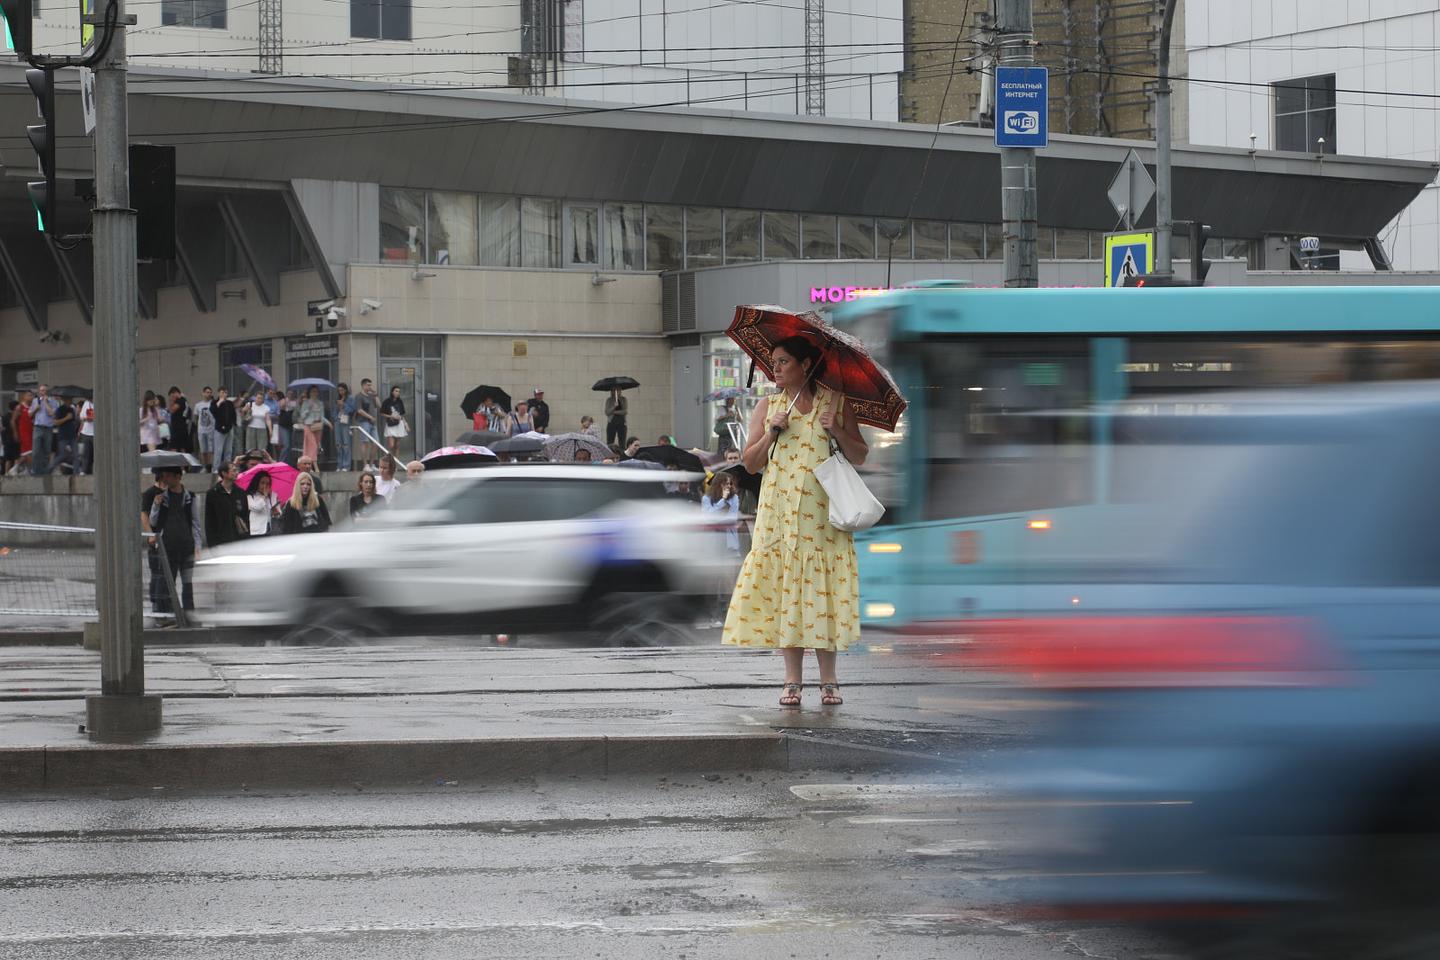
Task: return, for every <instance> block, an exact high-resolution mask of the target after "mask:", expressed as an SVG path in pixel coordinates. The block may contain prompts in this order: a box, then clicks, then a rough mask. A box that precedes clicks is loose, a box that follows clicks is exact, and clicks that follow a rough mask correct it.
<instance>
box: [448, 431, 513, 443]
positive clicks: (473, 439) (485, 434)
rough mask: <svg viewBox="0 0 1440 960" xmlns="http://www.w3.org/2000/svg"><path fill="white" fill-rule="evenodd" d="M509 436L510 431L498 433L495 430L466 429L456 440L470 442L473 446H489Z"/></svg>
mask: <svg viewBox="0 0 1440 960" xmlns="http://www.w3.org/2000/svg"><path fill="white" fill-rule="evenodd" d="M509 438H510V435H509V434H508V433H496V432H495V431H494V430H466V431H465V432H464V433H462V434H460V436H458V437H456V438H455V442H456V443H457V444H460V443H463V444H469V445H470V446H472V447H488V446H491V445H493V444H496V443H499V442H500V441H501V440H508V439H509Z"/></svg>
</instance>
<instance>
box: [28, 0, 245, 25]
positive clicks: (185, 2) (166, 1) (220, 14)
mask: <svg viewBox="0 0 1440 960" xmlns="http://www.w3.org/2000/svg"><path fill="white" fill-rule="evenodd" d="M36 12H37V13H38V12H39V11H38V10H37V11H36ZM160 23H161V25H162V26H166V27H207V28H209V29H212V30H224V29H225V0H161V2H160Z"/></svg>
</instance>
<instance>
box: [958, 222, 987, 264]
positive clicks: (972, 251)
mask: <svg viewBox="0 0 1440 960" xmlns="http://www.w3.org/2000/svg"><path fill="white" fill-rule="evenodd" d="M950 259H951V260H984V259H985V227H984V225H983V224H979V223H952V224H950Z"/></svg>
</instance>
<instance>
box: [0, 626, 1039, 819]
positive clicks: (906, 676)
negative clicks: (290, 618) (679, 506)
mask: <svg viewBox="0 0 1440 960" xmlns="http://www.w3.org/2000/svg"><path fill="white" fill-rule="evenodd" d="M0 663H3V664H4V665H5V668H6V669H4V670H3V671H0V699H3V700H5V701H9V703H8V704H7V708H6V709H5V710H4V711H3V715H0V792H4V791H11V792H14V791H47V790H88V789H100V788H123V789H130V790H133V789H137V788H146V789H159V788H194V789H238V788H245V787H252V786H253V787H272V788H273V787H312V786H332V787H333V786H344V787H347V788H350V787H364V786H368V785H379V784H400V783H408V784H414V783H431V784H439V785H446V784H452V783H458V782H467V783H470V784H474V783H483V782H499V781H503V780H511V779H516V778H522V777H530V776H536V775H540V774H549V775H566V774H573V775H576V776H597V775H599V776H603V775H607V774H618V773H622V772H624V773H638V772H653V773H662V774H665V773H672V772H674V773H684V772H690V773H697V772H698V773H702V774H703V773H707V772H710V771H712V770H752V769H755V770H759V769H770V770H775V769H806V768H816V767H823V768H830V769H834V768H847V769H848V768H855V769H859V768H866V767H869V768H873V767H876V766H890V765H900V764H905V765H909V764H914V763H924V764H937V763H940V764H957V763H958V764H961V765H964V764H965V763H966V762H968V760H970V759H973V758H974V757H975V756H976V752H977V751H985V750H990V749H994V748H996V747H998V746H1002V745H1005V744H1008V743H1015V742H1018V741H1019V740H1020V739H1022V738H1023V737H1024V736H1025V734H1026V733H1027V732H1028V730H1029V729H1030V728H1031V725H1032V724H1033V722H1034V720H1035V718H1036V717H1037V716H1038V714H1037V711H1038V710H1040V709H1041V708H1042V707H1043V705H1042V704H1041V703H1040V702H1039V701H1036V700H1033V699H1030V698H1028V697H1027V696H1026V694H1024V693H1023V692H1022V691H1017V690H1015V689H1014V688H1012V687H1010V686H1008V685H1006V684H1004V683H1002V682H999V681H997V680H995V679H993V678H989V677H977V676H960V675H952V674H945V673H937V672H936V671H934V670H930V669H927V667H926V666H925V665H924V664H917V663H915V662H913V661H910V660H908V659H906V658H904V657H901V656H897V655H894V654H892V653H889V652H888V651H887V648H886V647H884V646H871V647H868V648H866V649H865V650H864V651H863V652H857V653H851V654H846V655H844V656H842V657H841V659H840V677H841V680H842V682H843V693H844V695H845V699H846V702H845V704H844V705H843V706H840V707H821V706H820V703H819V690H818V688H817V687H816V686H814V685H813V684H814V676H813V670H814V662H813V660H807V663H806V667H807V670H809V671H811V674H810V675H809V676H808V677H807V682H808V683H810V684H811V685H810V686H807V688H806V690H805V692H804V702H803V705H802V707H801V708H800V709H799V710H783V709H781V708H779V707H778V706H777V703H776V701H777V698H778V696H779V692H780V691H779V684H780V679H781V677H782V666H781V662H780V658H779V656H778V655H776V654H774V653H771V652H769V651H744V650H734V649H730V648H714V647H705V648H669V649H633V650H615V649H578V650H577V649H526V648H523V647H521V648H517V649H506V648H493V647H475V646H471V645H455V644H454V643H453V642H451V643H450V644H448V645H447V644H442V643H439V642H435V643H431V642H425V641H416V642H413V643H407V644H396V645H390V646H374V647H355V648H314V647H311V648H306V647H240V646H205V647H172V648H161V649H151V650H149V651H147V658H146V689H147V692H149V693H158V694H162V695H163V696H164V697H165V702H164V718H165V719H164V727H163V729H162V730H160V731H159V732H158V733H157V734H154V735H152V736H148V737H145V738H140V739H135V740H130V741H128V742H109V743H100V742H95V741H94V740H93V739H92V738H91V737H90V736H89V735H88V734H87V733H85V732H84V729H83V724H84V722H85V704H84V698H85V696H86V695H87V694H93V693H97V692H98V687H99V677H100V664H99V655H98V654H96V653H92V652H88V651H85V650H83V649H78V648H60V647H11V648H6V649H4V650H0Z"/></svg>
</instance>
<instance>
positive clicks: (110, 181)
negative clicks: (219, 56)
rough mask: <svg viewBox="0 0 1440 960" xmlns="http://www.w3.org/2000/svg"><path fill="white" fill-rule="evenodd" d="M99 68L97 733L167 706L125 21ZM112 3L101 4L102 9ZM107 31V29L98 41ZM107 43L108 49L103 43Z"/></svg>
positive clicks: (153, 717) (148, 721) (154, 720)
mask: <svg viewBox="0 0 1440 960" xmlns="http://www.w3.org/2000/svg"><path fill="white" fill-rule="evenodd" d="M117 4H118V11H117V13H118V16H117V17H116V18H115V24H114V27H113V35H112V36H111V37H110V38H109V45H108V47H107V48H106V52H105V56H104V57H103V58H102V59H101V60H100V62H99V63H97V64H96V65H95V67H94V70H95V209H94V211H93V213H92V231H93V235H94V248H95V401H96V406H97V408H98V416H96V418H95V497H96V500H97V501H98V503H97V507H98V513H99V523H98V524H97V528H98V536H97V538H96V539H97V544H96V555H95V567H96V570H95V601H96V607H97V609H98V610H99V613H100V691H101V693H100V696H98V697H89V698H87V700H86V703H85V708H86V717H87V721H88V724H87V726H88V729H89V731H90V733H91V734H92V735H96V736H102V737H103V736H106V735H109V734H127V733H142V732H145V731H150V730H156V729H159V727H160V698H159V697H158V696H146V695H145V647H144V638H143V633H142V625H143V624H142V619H141V618H142V615H143V611H142V609H141V605H140V604H141V600H140V585H141V580H140V552H141V549H142V546H141V539H140V523H139V514H140V498H139V496H138V491H137V490H136V481H137V479H138V478H139V476H140V455H139V445H138V444H137V443H136V442H135V416H134V412H135V410H136V409H137V406H136V404H137V400H136V382H137V378H136V373H135V343H136V334H137V326H138V322H137V317H136V306H137V303H138V289H137V280H136V269H135V211H134V210H132V209H130V162H129V116H128V104H127V102H126V91H125V26H126V23H127V20H128V18H127V17H126V16H125V4H124V2H123V0H117ZM102 7H103V4H100V3H97V4H96V8H97V10H99V9H100V8H102ZM99 32H100V31H99V30H97V33H99ZM97 42H99V43H104V42H105V38H104V37H103V36H102V37H101V38H100V39H99V40H97Z"/></svg>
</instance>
